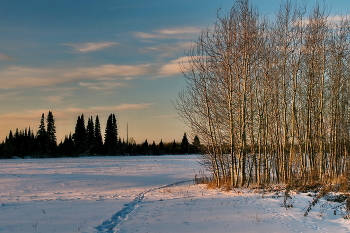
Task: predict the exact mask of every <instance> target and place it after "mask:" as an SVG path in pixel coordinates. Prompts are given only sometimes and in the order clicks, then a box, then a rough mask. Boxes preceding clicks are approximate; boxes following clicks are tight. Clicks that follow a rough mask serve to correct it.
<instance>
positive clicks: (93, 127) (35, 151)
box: [0, 111, 200, 159]
mask: <svg viewBox="0 0 350 233" xmlns="http://www.w3.org/2000/svg"><path fill="white" fill-rule="evenodd" d="M45 123H46V124H45ZM103 139H104V140H103ZM199 148H200V141H199V138H198V137H197V136H195V137H194V140H193V142H192V143H190V142H189V140H188V139H187V135H186V133H184V135H183V138H182V141H181V142H176V141H175V140H174V141H173V142H166V143H163V141H162V140H160V142H159V143H158V144H156V143H155V141H153V142H152V143H149V142H148V141H147V139H146V140H145V141H144V142H143V143H141V144H137V143H136V142H135V140H133V138H129V139H127V140H124V139H121V138H120V137H118V128H117V119H116V117H115V115H114V114H110V115H109V117H108V119H107V123H106V129H105V132H104V137H102V133H101V126H100V120H99V117H98V116H96V117H95V119H93V117H92V116H91V117H89V118H88V119H87V124H86V125H85V118H84V115H83V114H82V115H81V116H78V119H77V123H76V126H75V130H74V133H73V135H72V134H71V133H70V134H69V135H67V136H65V138H64V140H63V141H61V142H60V143H58V144H57V138H56V126H55V119H54V117H53V114H52V112H51V111H49V113H48V115H47V117H46V119H45V115H44V113H43V114H42V116H41V119H40V124H39V129H38V130H37V131H35V130H33V129H31V128H30V127H29V128H26V129H24V130H19V129H18V128H17V129H16V131H15V132H12V131H10V132H9V135H8V136H6V138H5V140H4V141H3V142H2V143H1V144H0V159H11V158H27V157H31V158H48V157H76V156H90V155H163V154H189V153H191V154H195V153H199Z"/></svg>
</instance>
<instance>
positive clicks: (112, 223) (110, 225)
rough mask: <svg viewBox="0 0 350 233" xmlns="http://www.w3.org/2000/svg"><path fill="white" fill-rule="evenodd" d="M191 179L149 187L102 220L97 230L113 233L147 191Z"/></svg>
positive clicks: (100, 232) (101, 232)
mask: <svg viewBox="0 0 350 233" xmlns="http://www.w3.org/2000/svg"><path fill="white" fill-rule="evenodd" d="M191 181H193V180H183V181H179V182H176V183H172V184H167V185H163V186H160V187H157V188H152V189H149V190H147V191H144V192H142V193H139V194H138V195H137V196H136V197H135V198H134V200H133V201H132V202H130V203H128V204H125V205H124V206H125V207H124V208H123V209H121V210H120V211H118V212H117V213H115V214H114V215H113V216H112V217H111V218H110V219H109V220H106V221H104V222H102V223H101V225H99V226H98V227H96V229H97V232H99V233H113V232H114V228H115V227H116V226H117V225H118V224H120V223H121V222H123V221H125V220H126V218H127V217H128V215H129V214H130V213H131V212H132V211H134V210H135V209H136V207H137V204H138V203H140V202H142V200H143V199H144V198H145V194H146V193H149V192H153V191H155V190H159V189H163V188H168V187H172V186H175V185H179V184H183V183H187V182H191Z"/></svg>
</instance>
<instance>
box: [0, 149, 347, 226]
mask: <svg viewBox="0 0 350 233" xmlns="http://www.w3.org/2000/svg"><path fill="white" fill-rule="evenodd" d="M200 171H201V172H202V171H203V168H201V167H200V166H199V164H198V163H197V162H196V156H194V155H185V156H184V155H179V156H132V157H119V156H117V157H84V158H61V159H24V160H22V159H19V160H0V232H29V233H30V232H43V233H46V232H63V233H65V232H89V233H92V232H93V233H95V232H125V233H126V232H127V233H129V232H141V233H143V232H208V233H209V232H269V233H272V232H350V220H346V219H343V218H342V213H341V210H340V208H336V209H335V207H336V206H339V203H333V202H327V201H326V200H324V199H322V200H321V201H320V202H319V203H318V204H317V205H316V206H314V207H313V208H312V210H311V211H310V213H309V215H308V216H307V217H304V216H303V213H304V211H305V209H306V207H307V206H308V203H309V201H312V198H313V196H312V195H313V194H312V193H301V194H296V193H292V197H293V198H292V199H291V200H289V203H290V204H292V205H293V208H289V209H285V208H283V207H281V205H282V203H283V200H284V198H283V192H280V191H276V192H264V191H263V190H245V189H234V190H231V191H222V190H219V189H216V190H208V189H206V188H205V187H204V186H203V185H194V184H193V181H192V179H193V178H194V175H195V174H198V173H199V172H200ZM332 208H333V209H332ZM334 211H335V213H336V215H334ZM343 214H344V213H343Z"/></svg>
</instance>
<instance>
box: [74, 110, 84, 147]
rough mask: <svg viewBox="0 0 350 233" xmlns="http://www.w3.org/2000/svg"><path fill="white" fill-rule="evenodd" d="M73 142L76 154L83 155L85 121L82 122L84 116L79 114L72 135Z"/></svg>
mask: <svg viewBox="0 0 350 233" xmlns="http://www.w3.org/2000/svg"><path fill="white" fill-rule="evenodd" d="M73 140H74V145H75V149H76V151H77V153H78V154H83V153H85V151H86V148H85V145H86V132H85V121H84V114H81V116H79V117H78V119H77V124H76V126H75V132H74V134H73Z"/></svg>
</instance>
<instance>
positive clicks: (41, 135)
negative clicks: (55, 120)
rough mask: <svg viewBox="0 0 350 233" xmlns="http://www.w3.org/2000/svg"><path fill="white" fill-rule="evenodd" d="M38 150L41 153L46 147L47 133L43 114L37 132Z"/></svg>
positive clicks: (44, 151)
mask: <svg viewBox="0 0 350 233" xmlns="http://www.w3.org/2000/svg"><path fill="white" fill-rule="evenodd" d="M36 138H37V141H38V146H39V148H38V150H39V152H41V153H46V152H47V148H48V140H47V133H46V128H45V115H44V113H43V114H42V115H41V119H40V125H39V130H38V132H37V136H36Z"/></svg>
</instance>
